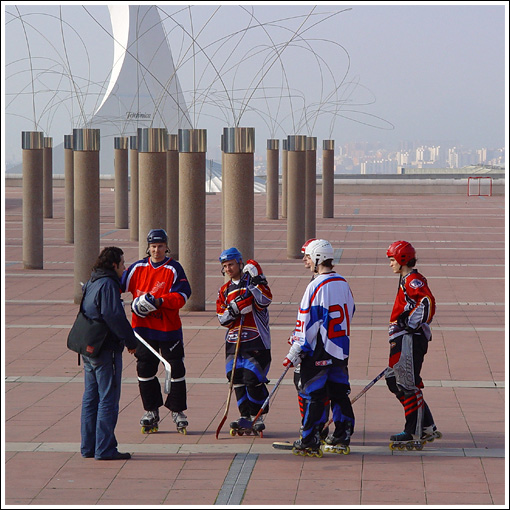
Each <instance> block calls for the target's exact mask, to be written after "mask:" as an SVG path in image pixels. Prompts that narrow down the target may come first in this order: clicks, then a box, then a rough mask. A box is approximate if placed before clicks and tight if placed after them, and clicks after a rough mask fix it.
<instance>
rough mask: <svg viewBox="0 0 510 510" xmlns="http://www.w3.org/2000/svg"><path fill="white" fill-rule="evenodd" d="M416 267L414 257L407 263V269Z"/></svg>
mask: <svg viewBox="0 0 510 510" xmlns="http://www.w3.org/2000/svg"><path fill="white" fill-rule="evenodd" d="M415 265H416V257H413V258H412V259H411V260H410V261H409V262H406V266H407V267H414V266H415Z"/></svg>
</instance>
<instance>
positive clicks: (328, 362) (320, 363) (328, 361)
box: [315, 359, 333, 367]
mask: <svg viewBox="0 0 510 510" xmlns="http://www.w3.org/2000/svg"><path fill="white" fill-rule="evenodd" d="M332 364H333V360H331V359H324V360H321V361H316V362H315V366H316V367H325V366H327V365H332Z"/></svg>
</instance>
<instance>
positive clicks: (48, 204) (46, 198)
mask: <svg viewBox="0 0 510 510" xmlns="http://www.w3.org/2000/svg"><path fill="white" fill-rule="evenodd" d="M43 216H44V217H45V218H53V138H52V137H51V136H45V137H44V149H43Z"/></svg>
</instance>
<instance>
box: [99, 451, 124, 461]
mask: <svg viewBox="0 0 510 510" xmlns="http://www.w3.org/2000/svg"><path fill="white" fill-rule="evenodd" d="M130 458H131V454H130V453H128V452H126V453H120V452H117V453H114V454H113V455H112V456H111V457H99V458H97V459H96V460H128V459H130Z"/></svg>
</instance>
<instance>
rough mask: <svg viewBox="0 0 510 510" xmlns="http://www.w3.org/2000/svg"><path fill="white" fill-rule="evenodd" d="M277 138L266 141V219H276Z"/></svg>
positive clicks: (277, 182) (277, 181) (277, 187)
mask: <svg viewBox="0 0 510 510" xmlns="http://www.w3.org/2000/svg"><path fill="white" fill-rule="evenodd" d="M279 142H280V141H279V140H272V139H269V140H268V141H267V150H266V159H267V165H266V168H267V178H266V215H267V219H268V220H277V219H278V195H279V191H280V190H279V175H278V173H279V172H278V156H279V151H278V149H279Z"/></svg>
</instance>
